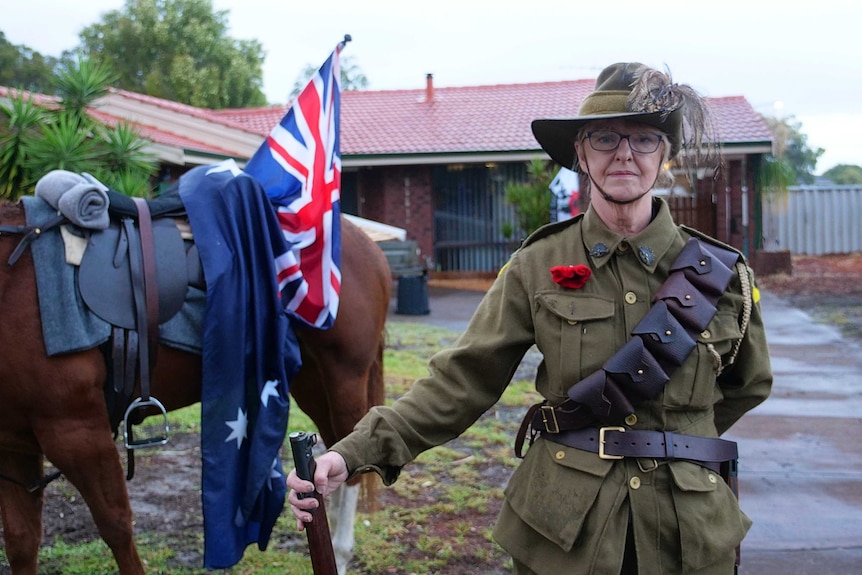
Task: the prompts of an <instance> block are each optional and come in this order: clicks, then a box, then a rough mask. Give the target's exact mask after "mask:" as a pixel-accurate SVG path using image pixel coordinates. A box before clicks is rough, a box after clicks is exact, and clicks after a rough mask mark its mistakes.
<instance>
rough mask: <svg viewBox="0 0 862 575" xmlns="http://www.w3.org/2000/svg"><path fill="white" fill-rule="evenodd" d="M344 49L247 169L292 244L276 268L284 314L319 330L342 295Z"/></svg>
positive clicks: (331, 59)
mask: <svg viewBox="0 0 862 575" xmlns="http://www.w3.org/2000/svg"><path fill="white" fill-rule="evenodd" d="M347 39H349V38H346V39H345V41H346V40H347ZM343 47H344V42H340V43H339V44H338V45H337V46H336V47H335V50H334V51H333V52H332V54H331V55H330V56H329V58H328V59H327V60H326V62H325V63H324V64H323V66H321V68H320V69H319V70H318V71H317V73H316V74H315V75H314V76H313V77H312V78H311V80H309V82H308V84H307V85H306V86H305V88H304V89H303V90H302V92H300V94H299V96H297V97H296V99H295V100H294V101H293V103H292V105H291V106H290V109H289V110H288V111H287V114H285V116H284V118H282V120H281V122H279V123H278V125H276V126H275V127H274V128H273V129H272V131H271V132H270V134H269V136H268V137H267V139H266V140H265V141H264V143H263V144H262V145H261V147H260V148H258V150H257V151H256V152H255V154H254V156H252V158H251V160H249V162H248V164H247V165H246V167H245V172H246V173H247V174H249V175H251V176H252V177H254V178H256V179H257V180H258V181H259V182H260V183H261V184H262V185H263V187H264V189H265V190H266V194H267V196H268V197H269V199H270V201H271V202H272V204H273V205H274V206H275V208H276V213H277V216H278V221H279V223H280V225H281V228H282V230H283V232H284V236H285V238H286V239H287V241H288V243H289V244H290V246H291V251H290V253H289V254H287V257H285V258H282V259H281V261H279V262H278V266H279V269H278V281H279V289H280V290H281V293H282V297H283V298H286V301H285V309H287V311H288V312H290V313H291V315H293V316H294V317H297V318H299V319H301V320H302V321H303V322H305V323H307V324H309V325H311V326H314V327H317V328H320V329H327V328H329V327H331V326H332V323H333V322H334V321H335V316H336V314H337V313H338V301H339V294H340V293H341V224H340V215H341V209H340V198H341V149H340V136H339V130H340V125H339V122H340V115H341V111H340V107H341V67H340V64H339V55H340V53H341V50H342V48H343Z"/></svg>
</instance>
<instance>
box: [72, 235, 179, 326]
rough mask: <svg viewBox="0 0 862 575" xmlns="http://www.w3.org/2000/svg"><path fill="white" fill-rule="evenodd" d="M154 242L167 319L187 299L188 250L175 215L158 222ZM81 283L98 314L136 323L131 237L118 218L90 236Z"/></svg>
mask: <svg viewBox="0 0 862 575" xmlns="http://www.w3.org/2000/svg"><path fill="white" fill-rule="evenodd" d="M153 242H154V244H155V258H156V283H157V285H158V292H159V323H160V324H161V323H163V322H165V321H167V320H169V319H170V318H172V317H173V316H174V315H175V314H176V313H177V312H178V311H179V310H180V308H181V307H182V306H183V302H184V301H185V297H186V289H187V287H188V277H187V265H186V252H185V248H184V245H183V240H182V237H181V236H180V232H179V230H178V229H177V226H176V224H175V223H174V221H173V219H170V218H165V219H159V220H154V221H153ZM121 244H122V245H121ZM118 250H119V251H118ZM118 254H121V257H119V258H118V257H117V255H118ZM78 288H79V290H80V292H81V298H82V299H83V300H84V303H86V304H87V306H88V307H89V308H90V309H91V310H92V312H93V313H94V314H96V315H97V316H99V317H100V318H102V319H103V320H105V321H106V322H108V323H110V324H111V325H115V326H118V327H122V328H126V329H135V328H136V325H135V323H136V322H135V303H134V296H133V293H134V290H133V286H132V275H131V268H130V265H129V254H128V240H127V238H126V236H125V231H123V228H122V223H121V222H118V221H112V222H111V225H110V226H109V227H108V228H107V229H105V230H103V231H100V232H98V233H94V234H92V235H91V236H90V240H89V242H88V244H87V249H86V251H84V257H83V259H82V260H81V266H80V268H79V271H78Z"/></svg>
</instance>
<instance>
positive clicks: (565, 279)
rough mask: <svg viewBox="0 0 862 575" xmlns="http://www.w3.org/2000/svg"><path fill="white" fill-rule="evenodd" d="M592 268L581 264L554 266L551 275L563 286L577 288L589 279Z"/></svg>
mask: <svg viewBox="0 0 862 575" xmlns="http://www.w3.org/2000/svg"><path fill="white" fill-rule="evenodd" d="M592 273H593V270H591V269H590V268H588V267H587V266H585V265H583V264H578V265H576V266H554V267H552V268H551V277H552V278H553V279H554V281H555V282H557V283H558V284H560V285H561V286H563V287H564V288H570V289H579V288H582V287H584V284H585V283H587V280H588V279H590V276H591V275H592Z"/></svg>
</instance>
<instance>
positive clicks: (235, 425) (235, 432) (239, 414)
mask: <svg viewBox="0 0 862 575" xmlns="http://www.w3.org/2000/svg"><path fill="white" fill-rule="evenodd" d="M225 425H227V426H228V427H230V428H231V432H230V435H228V436H227V439H225V440H224V442H225V443H227V442H228V441H230V440H231V439H236V448H237V449H239V448H240V447H241V446H242V441H243V439H245V438H246V437H248V417H246V415H245V412H244V411H243V410H242V408H241V407H237V408H236V419H234V420H233V421H225Z"/></svg>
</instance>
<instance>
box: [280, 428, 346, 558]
mask: <svg viewBox="0 0 862 575" xmlns="http://www.w3.org/2000/svg"><path fill="white" fill-rule="evenodd" d="M315 443H317V436H316V435H314V434H312V433H306V432H304V431H296V432H294V433H291V434H290V448H291V451H292V452H293V463H294V465H295V466H296V475H297V477H299V478H300V479H305V480H306V481H311V482H312V483H313V482H314V470H315V468H316V467H317V464H316V462H315V461H314V456H313V455H312V452H311V448H312V447H313V446H314V444H315ZM297 495H298V497H300V498H305V497H314V498H315V499H317V502H318V504H319V505H318V507H317V509H314V510H313V511H311V514H312V515H313V516H314V520H313V521H311V522H310V523H305V533H306V535H307V536H308V552H309V555H311V568H312V570H313V571H314V575H338V567H337V566H336V563H335V551H334V550H333V548H332V538H331V536H330V533H329V521H328V519H327V518H326V507H325V506H324V504H323V495H321V494H320V493H319V492H318V491H317V489H315V490H314V492H313V493H298V494H297Z"/></svg>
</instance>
